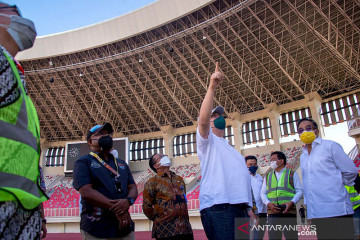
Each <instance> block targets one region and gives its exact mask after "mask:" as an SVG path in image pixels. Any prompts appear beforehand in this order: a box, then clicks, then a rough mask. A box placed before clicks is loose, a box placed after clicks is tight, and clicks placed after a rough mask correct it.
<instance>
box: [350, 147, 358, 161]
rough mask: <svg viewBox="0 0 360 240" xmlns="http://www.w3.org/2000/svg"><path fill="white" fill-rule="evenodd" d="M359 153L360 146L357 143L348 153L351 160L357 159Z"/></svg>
mask: <svg viewBox="0 0 360 240" xmlns="http://www.w3.org/2000/svg"><path fill="white" fill-rule="evenodd" d="M358 155H359V148H358V146H357V145H355V146H354V148H353V149H352V150H351V151H350V152H349V153H348V156H349V158H350V159H351V160H353V161H354V160H355V158H356V157H357V156H358Z"/></svg>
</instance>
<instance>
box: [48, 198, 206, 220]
mask: <svg viewBox="0 0 360 240" xmlns="http://www.w3.org/2000/svg"><path fill="white" fill-rule="evenodd" d="M187 205H188V209H189V210H198V209H199V207H200V201H199V199H190V200H188V202H187ZM129 212H130V214H142V213H143V209H142V204H134V205H132V206H130V208H129ZM44 213H45V217H46V218H65V217H79V216H80V208H78V207H77V208H45V209H44Z"/></svg>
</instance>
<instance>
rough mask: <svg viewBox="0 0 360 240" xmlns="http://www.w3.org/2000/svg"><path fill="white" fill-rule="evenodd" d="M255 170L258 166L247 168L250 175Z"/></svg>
mask: <svg viewBox="0 0 360 240" xmlns="http://www.w3.org/2000/svg"><path fill="white" fill-rule="evenodd" d="M256 170H258V166H251V167H249V172H251V174H254V173H256Z"/></svg>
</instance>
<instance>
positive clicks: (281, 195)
mask: <svg viewBox="0 0 360 240" xmlns="http://www.w3.org/2000/svg"><path fill="white" fill-rule="evenodd" d="M290 172H291V170H290V169H286V170H285V171H284V173H283V174H282V175H281V177H280V179H279V182H278V181H277V179H276V176H275V172H274V171H272V172H270V173H269V174H268V175H267V179H266V185H267V186H266V195H267V197H268V199H269V201H270V202H272V203H274V204H275V205H281V204H284V203H286V202H289V201H291V199H293V197H294V196H295V189H294V187H293V186H291V184H290Z"/></svg>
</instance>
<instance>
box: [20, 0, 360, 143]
mask: <svg viewBox="0 0 360 240" xmlns="http://www.w3.org/2000/svg"><path fill="white" fill-rule="evenodd" d="M359 52H360V1H358V0H353V1H351V0H346V1H345V0H342V1H341V0H339V1H336V0H329V1H308V0H302V1H298V0H294V1H290V0H266V1H236V0H223V1H215V2H213V3H211V4H209V5H207V6H205V7H203V8H201V9H198V10H196V11H194V12H192V13H189V14H188V15H186V16H183V17H182V18H180V19H176V20H174V21H173V22H170V23H168V24H166V25H163V26H160V27H158V28H156V29H152V30H149V31H147V32H144V33H141V34H138V35H137V36H133V37H131V38H128V39H123V40H119V41H118V42H114V43H111V44H107V45H104V46H101V47H95V48H93V49H89V50H86V51H82V52H76V53H72V54H67V55H62V56H55V57H51V58H43V59H36V60H30V61H23V62H21V64H22V65H23V67H24V69H25V70H26V75H27V88H28V92H29V94H30V96H31V97H32V99H33V101H34V104H35V106H36V108H37V110H38V114H39V118H40V124H41V131H42V137H43V138H45V139H46V140H47V141H68V140H75V139H77V140H78V139H80V138H81V137H82V136H83V135H85V134H86V131H87V130H88V129H89V128H90V127H91V126H93V125H94V124H96V123H103V122H106V121H107V122H110V123H112V124H113V126H114V127H115V130H116V131H117V132H122V133H123V134H125V135H130V134H141V133H147V132H153V131H158V130H159V129H160V128H161V127H162V126H172V127H174V128H177V127H184V126H189V125H192V124H194V122H195V121H196V119H197V116H198V113H199V109H200V105H201V102H202V100H203V97H204V96H205V93H206V89H207V86H208V83H209V77H210V75H211V73H212V72H213V69H214V66H215V62H216V61H218V62H219V63H220V67H221V70H222V71H223V72H224V73H225V74H226V78H225V80H224V82H223V84H222V85H221V88H220V89H219V90H218V92H217V95H216V100H215V102H216V104H218V105H223V106H224V107H225V109H226V111H227V113H231V112H240V113H242V114H245V113H249V112H253V111H258V110H261V109H264V108H266V106H267V104H270V103H276V104H278V105H281V104H284V103H288V102H292V101H296V100H300V99H303V98H304V94H307V93H309V92H313V91H317V92H318V93H319V94H320V96H322V97H323V98H325V97H330V96H335V95H338V94H341V93H345V92H348V91H353V90H356V89H359V87H360V74H359ZM50 62H51V63H52V64H51V65H50V64H49V63H50ZM50 79H53V81H50Z"/></svg>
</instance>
